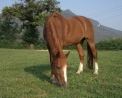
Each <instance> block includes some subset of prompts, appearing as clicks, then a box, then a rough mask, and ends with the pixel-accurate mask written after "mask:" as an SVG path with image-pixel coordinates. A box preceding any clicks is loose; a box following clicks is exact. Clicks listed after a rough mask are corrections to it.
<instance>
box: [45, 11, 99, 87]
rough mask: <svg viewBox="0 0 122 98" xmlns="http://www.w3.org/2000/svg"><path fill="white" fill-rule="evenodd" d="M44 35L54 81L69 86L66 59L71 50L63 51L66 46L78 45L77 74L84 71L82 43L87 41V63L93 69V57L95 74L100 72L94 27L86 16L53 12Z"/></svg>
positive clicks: (46, 24) (46, 23)
mask: <svg viewBox="0 0 122 98" xmlns="http://www.w3.org/2000/svg"><path fill="white" fill-rule="evenodd" d="M43 37H44V40H45V42H46V46H47V49H48V51H49V55H50V64H51V79H52V83H54V84H55V83H58V84H59V85H60V86H67V84H68V83H67V68H68V63H67V61H66V59H67V57H68V55H69V53H70V51H69V52H68V53H66V54H64V52H63V50H62V49H63V47H64V46H70V45H76V49H77V51H78V53H79V58H80V64H79V68H78V71H77V72H76V73H77V74H80V73H81V72H83V63H84V51H83V48H82V44H83V42H84V40H86V42H87V55H88V57H87V65H88V68H89V69H93V58H94V62H95V68H94V69H95V70H94V74H98V59H97V51H96V48H95V44H94V28H93V25H92V23H91V21H90V20H89V19H88V18H86V17H84V16H73V17H70V18H65V17H63V16H62V15H61V14H59V13H58V12H53V13H52V14H51V15H50V16H49V17H48V19H47V20H46V22H45V25H44V29H43Z"/></svg>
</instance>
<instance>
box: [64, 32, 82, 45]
mask: <svg viewBox="0 0 122 98" xmlns="http://www.w3.org/2000/svg"><path fill="white" fill-rule="evenodd" d="M82 39H83V35H82V34H81V33H77V34H73V35H70V36H68V37H67V38H66V39H65V40H64V41H63V46H70V45H74V44H77V43H79V42H80V41H81V40H82Z"/></svg>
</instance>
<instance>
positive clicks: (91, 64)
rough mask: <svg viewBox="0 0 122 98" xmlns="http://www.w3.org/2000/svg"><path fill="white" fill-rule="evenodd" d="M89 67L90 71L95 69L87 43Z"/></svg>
mask: <svg viewBox="0 0 122 98" xmlns="http://www.w3.org/2000/svg"><path fill="white" fill-rule="evenodd" d="M87 66H88V68H89V69H93V54H92V51H91V49H90V47H89V44H88V43H87Z"/></svg>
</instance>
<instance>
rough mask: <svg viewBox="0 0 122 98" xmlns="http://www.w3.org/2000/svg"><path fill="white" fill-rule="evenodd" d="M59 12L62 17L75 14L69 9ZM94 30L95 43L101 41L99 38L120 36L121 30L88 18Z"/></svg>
mask: <svg viewBox="0 0 122 98" xmlns="http://www.w3.org/2000/svg"><path fill="white" fill-rule="evenodd" d="M61 14H62V15H63V16H64V17H72V16H75V15H76V14H74V13H73V12H71V11H70V10H69V9H68V10H65V11H62V12H61ZM90 20H91V22H92V24H93V26H94V30H95V43H97V42H99V41H101V40H104V39H106V40H109V39H110V38H119V37H122V31H119V30H115V29H112V28H109V27H106V26H103V25H101V24H100V23H99V22H98V21H96V20H93V19H90Z"/></svg>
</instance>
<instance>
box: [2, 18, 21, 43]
mask: <svg viewBox="0 0 122 98" xmlns="http://www.w3.org/2000/svg"><path fill="white" fill-rule="evenodd" d="M20 31H21V30H20V29H19V28H18V24H17V23H16V22H15V21H13V20H10V19H7V20H2V19H1V20H0V39H3V40H9V41H15V40H16V39H17V38H18V34H19V33H20Z"/></svg>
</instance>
